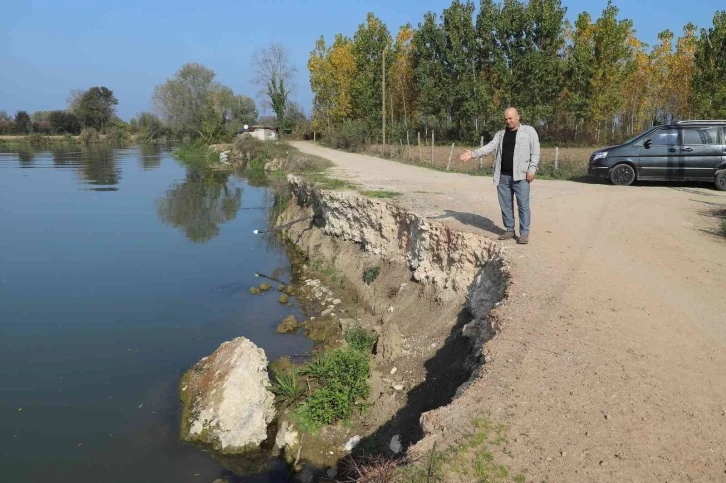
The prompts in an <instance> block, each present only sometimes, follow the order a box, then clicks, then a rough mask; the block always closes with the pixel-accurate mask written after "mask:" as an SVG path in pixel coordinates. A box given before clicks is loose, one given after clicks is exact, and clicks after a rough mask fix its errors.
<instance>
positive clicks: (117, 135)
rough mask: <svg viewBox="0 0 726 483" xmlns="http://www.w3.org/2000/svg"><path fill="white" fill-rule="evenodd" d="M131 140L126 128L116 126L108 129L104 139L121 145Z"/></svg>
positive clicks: (109, 142)
mask: <svg viewBox="0 0 726 483" xmlns="http://www.w3.org/2000/svg"><path fill="white" fill-rule="evenodd" d="M128 140H129V133H128V132H127V131H126V129H124V128H122V127H119V126H114V127H112V128H111V129H109V130H108V132H107V133H106V138H105V139H104V141H106V142H107V143H108V144H113V145H119V144H125V143H127V142H128Z"/></svg>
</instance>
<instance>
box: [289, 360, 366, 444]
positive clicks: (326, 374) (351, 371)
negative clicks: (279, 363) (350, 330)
mask: <svg viewBox="0 0 726 483" xmlns="http://www.w3.org/2000/svg"><path fill="white" fill-rule="evenodd" d="M369 372H370V364H369V361H368V355H367V354H364V353H363V352H360V351H357V350H354V349H335V350H332V351H330V352H327V353H326V354H325V355H323V356H322V357H321V358H319V359H317V360H316V361H315V362H314V363H310V364H308V367H307V368H306V370H305V373H306V374H307V375H309V376H310V377H312V378H314V379H315V380H316V382H317V384H318V387H317V388H316V389H315V391H314V392H313V393H312V395H311V396H310V397H309V398H307V399H306V400H305V401H304V402H303V403H302V404H300V406H298V408H297V410H296V412H295V414H296V418H297V420H298V422H299V424H300V426H301V427H302V428H303V429H305V430H307V431H310V432H314V431H315V430H317V429H318V428H320V427H321V426H325V425H328V424H332V423H334V422H337V421H342V420H346V419H348V418H350V416H351V415H352V414H353V410H354V409H355V407H356V403H358V402H359V401H360V400H361V399H365V398H367V397H368V395H369V393H370V388H369V386H368V382H367V379H368V374H369Z"/></svg>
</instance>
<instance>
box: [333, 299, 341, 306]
mask: <svg viewBox="0 0 726 483" xmlns="http://www.w3.org/2000/svg"><path fill="white" fill-rule="evenodd" d="M339 303H340V299H335V300H333V302H332V304H333V305H338V304H339Z"/></svg>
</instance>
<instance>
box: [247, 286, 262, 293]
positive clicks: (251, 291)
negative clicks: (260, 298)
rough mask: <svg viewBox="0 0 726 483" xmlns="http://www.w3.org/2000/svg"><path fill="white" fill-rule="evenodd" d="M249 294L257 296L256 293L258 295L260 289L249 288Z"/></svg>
mask: <svg viewBox="0 0 726 483" xmlns="http://www.w3.org/2000/svg"><path fill="white" fill-rule="evenodd" d="M249 292H250V293H251V294H252V295H257V294H258V293H260V289H259V288H257V287H250V290H249Z"/></svg>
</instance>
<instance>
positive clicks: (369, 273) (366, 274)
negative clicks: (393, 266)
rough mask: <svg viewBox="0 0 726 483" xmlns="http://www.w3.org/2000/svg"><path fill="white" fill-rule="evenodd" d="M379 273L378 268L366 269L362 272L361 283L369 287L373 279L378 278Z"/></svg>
mask: <svg viewBox="0 0 726 483" xmlns="http://www.w3.org/2000/svg"><path fill="white" fill-rule="evenodd" d="M380 273H381V269H380V267H368V268H366V269H365V270H363V281H364V282H365V283H366V285H370V284H372V283H373V281H374V280H375V279H377V278H378V274H380Z"/></svg>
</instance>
